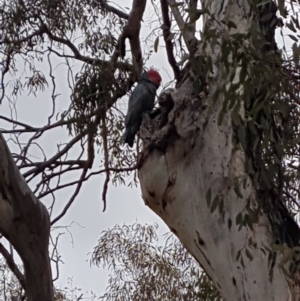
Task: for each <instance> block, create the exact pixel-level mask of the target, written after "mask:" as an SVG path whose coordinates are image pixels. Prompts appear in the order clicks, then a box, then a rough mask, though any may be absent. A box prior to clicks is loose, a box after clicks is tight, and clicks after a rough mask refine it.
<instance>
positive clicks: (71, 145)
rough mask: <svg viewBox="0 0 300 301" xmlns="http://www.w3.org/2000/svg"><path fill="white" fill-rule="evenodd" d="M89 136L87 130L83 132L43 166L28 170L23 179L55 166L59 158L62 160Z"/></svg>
mask: <svg viewBox="0 0 300 301" xmlns="http://www.w3.org/2000/svg"><path fill="white" fill-rule="evenodd" d="M86 134H87V130H85V131H83V132H82V133H80V134H79V135H77V136H76V137H74V138H73V139H72V140H71V141H70V142H69V143H68V144H67V145H66V146H65V147H64V148H63V149H62V150H61V151H60V152H58V153H57V154H56V155H54V156H53V157H52V158H51V159H49V160H47V161H46V162H43V163H42V164H40V165H38V166H37V167H35V168H33V169H31V170H28V171H27V172H25V173H24V174H23V177H24V178H26V177H28V176H30V175H32V174H35V173H38V172H39V171H41V170H43V169H45V168H46V167H48V166H50V165H51V164H53V163H54V162H55V161H56V160H57V159H58V158H60V157H61V156H62V155H64V154H65V153H67V151H68V150H69V149H70V148H71V147H73V145H74V144H75V143H76V142H78V141H79V140H80V139H82V138H83V137H84V136H85V135H86Z"/></svg>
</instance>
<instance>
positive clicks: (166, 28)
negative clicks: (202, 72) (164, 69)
mask: <svg viewBox="0 0 300 301" xmlns="http://www.w3.org/2000/svg"><path fill="white" fill-rule="evenodd" d="M160 4H161V11H162V18H163V22H164V24H163V25H162V29H163V37H164V41H165V44H166V50H167V56H168V61H169V63H170V65H171V67H172V69H173V72H174V77H175V79H176V80H177V81H178V82H179V81H180V69H179V67H178V65H177V63H176V60H175V57H174V53H173V42H172V39H170V37H171V31H170V29H171V21H170V18H169V6H168V3H167V0H161V1H160Z"/></svg>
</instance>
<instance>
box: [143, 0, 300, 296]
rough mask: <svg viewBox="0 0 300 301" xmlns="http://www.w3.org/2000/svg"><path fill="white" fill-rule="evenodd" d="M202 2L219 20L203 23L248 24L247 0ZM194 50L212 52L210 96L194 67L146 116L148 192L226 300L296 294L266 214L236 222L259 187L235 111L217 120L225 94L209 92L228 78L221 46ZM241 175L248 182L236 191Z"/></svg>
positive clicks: (151, 203)
mask: <svg viewBox="0 0 300 301" xmlns="http://www.w3.org/2000/svg"><path fill="white" fill-rule="evenodd" d="M202 4H203V5H204V7H206V8H208V9H209V10H210V12H211V14H212V15H213V16H214V18H215V20H218V22H213V21H212V20H209V19H206V20H205V25H206V26H211V28H213V27H214V28H217V29H220V26H223V25H220V21H226V20H230V21H232V22H234V23H235V24H238V27H237V29H232V30H233V31H234V32H238V33H245V32H248V30H249V29H250V26H251V22H252V21H253V20H252V17H251V12H250V8H249V5H248V1H246V0H238V1H219V0H215V1H212V0H209V1H203V3H202ZM208 22H210V23H208ZM231 33H232V32H231ZM197 52H198V53H201V55H204V56H205V57H208V56H210V57H211V58H212V62H213V75H212V76H211V77H210V79H209V83H208V92H209V94H208V96H207V97H206V95H205V94H203V93H200V94H202V95H199V94H198V95H197V94H195V93H194V81H195V79H194V75H193V74H192V72H190V73H189V76H188V77H187V78H186V80H185V81H184V83H183V84H182V85H181V86H180V87H179V88H178V89H177V90H173V91H167V95H168V96H166V95H164V96H163V98H164V99H169V102H170V101H171V102H173V104H174V106H173V107H172V106H169V109H168V110H164V106H163V107H162V109H160V110H161V111H159V114H157V116H155V117H154V118H153V119H152V120H145V121H144V122H143V127H142V129H141V136H142V139H143V142H144V153H143V155H142V157H141V165H140V166H141V167H140V169H139V178H140V182H141V189H142V195H143V199H144V201H145V203H146V205H148V206H149V207H150V208H151V209H152V210H153V211H154V212H155V213H156V214H158V215H159V216H160V217H161V218H162V219H163V220H164V221H165V222H166V224H167V225H168V226H169V227H170V229H171V230H172V231H173V232H174V233H175V234H176V235H177V236H178V238H179V239H180V240H181V242H182V243H183V245H184V246H185V247H186V248H187V250H188V251H189V252H190V253H191V254H192V255H193V256H194V257H195V259H196V260H197V261H198V262H199V263H200V264H201V266H202V267H203V269H204V270H205V271H206V272H207V274H208V275H209V276H210V277H211V279H212V280H213V282H214V284H215V285H216V287H217V289H218V290H219V291H220V292H221V293H222V295H223V296H224V298H225V300H230V301H235V300H249V301H254V300H255V301H256V300H274V301H285V300H286V301H287V300H299V299H300V295H299V292H298V291H297V288H298V287H299V282H298V281H297V280H296V278H298V277H296V276H297V274H295V278H293V279H291V278H289V277H288V276H287V275H286V274H285V273H283V261H284V258H285V255H282V254H281V253H279V252H278V253H275V252H273V250H272V246H273V244H274V243H275V241H276V236H275V234H274V231H273V229H272V225H271V223H270V220H269V218H268V215H267V213H266V212H263V211H260V215H259V217H258V221H257V222H256V223H255V224H254V225H253V229H251V228H250V227H248V226H240V225H239V223H238V216H239V214H245V213H246V212H247V209H246V207H249V208H252V209H254V208H257V193H256V191H255V189H254V187H253V185H252V181H251V178H250V176H249V175H248V174H247V173H246V171H245V153H244V151H243V150H242V148H241V146H240V144H239V143H238V142H237V139H236V137H235V133H234V129H233V126H232V120H231V112H226V113H225V115H224V118H223V122H222V125H221V126H220V125H218V118H219V113H220V110H221V107H222V101H223V100H224V99H223V96H222V95H218V98H217V100H216V102H215V104H214V105H211V104H212V103H213V99H212V95H213V94H214V92H215V91H218V88H220V87H221V86H222V84H223V83H224V79H222V77H221V73H222V71H224V70H223V68H224V64H223V63H222V62H221V60H220V57H221V54H220V47H218V46H217V45H210V44H207V45H206V46H205V47H204V46H203V45H202V44H200V43H199V46H198V50H197ZM228 81H229V74H228ZM225 82H226V80H225ZM201 96H202V97H201ZM162 120H163V122H162ZM237 181H238V182H242V183H243V185H240V187H241V190H240V192H238V193H237V191H236V182H237ZM288 257H289V256H288ZM290 257H291V256H290Z"/></svg>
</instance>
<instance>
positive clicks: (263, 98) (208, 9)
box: [0, 0, 300, 301]
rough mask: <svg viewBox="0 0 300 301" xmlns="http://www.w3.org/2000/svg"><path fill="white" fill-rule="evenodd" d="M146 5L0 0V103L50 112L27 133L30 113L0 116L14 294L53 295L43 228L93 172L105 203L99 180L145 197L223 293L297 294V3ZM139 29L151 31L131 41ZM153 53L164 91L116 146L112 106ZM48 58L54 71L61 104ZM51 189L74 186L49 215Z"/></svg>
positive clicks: (4, 222)
mask: <svg viewBox="0 0 300 301" xmlns="http://www.w3.org/2000/svg"><path fill="white" fill-rule="evenodd" d="M146 4H147V3H146V0H133V1H132V6H131V8H130V9H129V10H128V9H127V8H126V7H123V6H122V3H121V5H120V6H117V5H116V4H111V3H108V2H107V1H105V0H93V1H90V0H81V1H78V0H73V1H71V0H62V1H61V0H60V1H57V0H54V1H45V0H37V1H31V0H27V1H26V0H15V1H11V0H2V1H1V6H0V9H1V55H2V62H1V77H2V81H1V82H2V97H1V100H2V105H3V106H4V105H5V103H7V104H10V105H11V109H12V112H14V110H15V106H16V102H20V101H21V99H22V98H23V97H24V96H25V95H27V94H28V93H29V94H30V95H37V96H38V97H40V98H41V97H42V98H41V99H42V100H43V102H44V103H43V104H44V106H45V108H47V110H48V112H50V113H49V116H47V117H46V118H45V122H44V125H43V126H40V127H37V126H36V125H35V123H34V116H33V118H32V120H30V122H31V123H30V122H24V121H22V120H17V118H16V114H13V113H12V114H10V115H7V116H4V115H2V116H0V118H1V120H2V121H3V122H6V123H5V126H4V127H3V129H2V136H1V143H0V152H1V156H0V169H1V172H0V175H1V178H0V192H1V198H0V200H1V202H0V215H1V219H0V232H1V233H2V235H4V237H6V238H7V239H8V240H9V241H10V243H11V244H12V245H13V247H14V248H15V249H16V251H17V252H18V253H19V255H20V257H21V259H22V261H23V265H24V274H22V273H21V272H20V271H19V270H18V269H17V267H16V265H14V264H13V261H12V260H11V259H12V258H11V257H10V253H9V252H5V248H4V249H3V252H2V254H3V255H4V257H6V259H7V261H8V262H10V263H11V266H12V269H13V270H14V271H15V273H16V274H17V275H18V278H20V283H22V284H23V287H24V289H25V292H26V296H27V298H28V300H30V301H33V300H53V288H52V276H51V269H50V260H49V254H48V244H49V235H50V227H51V225H54V224H55V223H57V222H58V221H59V220H60V218H61V217H62V216H64V215H65V214H66V212H67V211H68V208H69V207H70V206H71V205H72V204H73V203H74V201H75V200H76V197H77V195H78V193H79V191H80V189H81V187H82V186H83V185H84V183H85V182H86V181H88V180H89V179H90V178H91V177H96V176H97V175H101V174H104V175H105V181H104V186H103V189H102V199H103V202H104V209H105V206H106V194H107V189H108V187H109V184H110V183H113V184H115V183H123V182H124V178H125V177H126V175H128V174H130V173H131V172H133V173H135V174H136V173H137V174H138V178H139V182H140V185H141V190H142V195H143V199H144V201H145V204H146V205H147V206H149V207H150V208H151V209H152V210H153V211H154V212H155V213H157V214H158V215H159V216H160V217H161V218H162V219H163V220H164V221H165V223H166V224H167V225H168V226H169V227H170V229H171V230H172V231H173V233H174V234H175V235H176V236H177V237H178V238H179V240H180V241H181V243H182V244H183V246H184V247H185V248H186V249H187V250H188V252H190V254H192V256H193V257H194V258H195V259H196V261H197V262H198V263H199V265H201V266H202V268H203V269H204V270H205V271H206V273H207V274H208V275H209V277H210V278H211V279H212V281H213V283H214V284H215V286H216V287H217V289H218V290H219V291H220V292H221V294H222V295H223V296H224V298H225V299H226V300H280V301H282V300H298V299H299V282H298V279H299V271H298V262H299V255H298V253H299V250H298V249H299V247H298V246H299V237H300V232H299V228H298V225H297V223H296V222H295V220H294V218H293V215H295V214H296V213H297V212H298V192H299V181H298V170H299V168H298V160H299V158H298V157H299V145H298V144H299V128H298V121H299V117H298V116H299V97H298V94H299V83H298V81H299V72H298V63H299V53H300V51H299V46H298V44H297V41H298V35H297V31H298V29H299V23H298V19H297V13H298V9H299V5H298V2H297V1H295V0H290V1H284V0H278V1H277V3H276V4H275V3H274V2H272V1H268V0H267V1H265V0H236V1H228V0H222V1H221V0H209V1H208V0H202V1H196V0H190V1H185V2H176V1H175V0H160V1H159V2H158V1H152V2H150V1H149V3H148V5H149V6H148V7H149V8H152V9H153V12H154V13H153V14H152V17H151V18H146V17H145V16H146V13H147V11H146ZM277 8H278V12H277ZM279 14H280V15H281V17H280V18H279V17H278V15H279ZM144 25H148V26H156V27H155V28H152V32H151V34H150V36H149V37H148V38H147V39H146V40H142V39H141V37H140V30H141V26H144ZM199 27H201V29H199ZM280 27H281V28H280ZM277 28H278V29H277ZM276 29H277V30H278V31H281V32H282V35H283V36H284V35H285V33H286V32H287V35H288V38H289V39H290V40H291V41H293V42H292V43H293V45H292V47H291V50H292V51H291V53H289V52H288V49H287V48H286V46H285V44H284V46H283V47H282V48H279V47H278V45H277V43H276V41H275V31H276ZM284 29H286V31H283V30H284ZM151 40H152V41H153V44H152V46H149V41H151ZM127 41H129V43H128V44H127ZM147 47H150V48H147ZM153 50H154V51H164V52H165V55H166V57H167V60H168V64H169V66H170V68H171V70H172V71H173V86H171V87H169V88H168V89H165V90H164V92H162V93H161V95H160V96H159V99H158V107H157V109H156V110H155V111H154V112H153V113H152V114H150V116H148V117H147V118H144V119H143V123H142V127H141V129H140V135H139V136H140V140H139V143H138V145H137V147H136V150H135V151H132V150H129V149H127V148H126V147H124V146H123V144H122V139H121V132H122V130H123V124H124V116H123V114H122V112H121V111H120V109H119V107H118V105H119V103H120V99H121V98H122V97H123V96H124V95H126V94H127V93H128V92H129V91H130V90H131V88H132V86H133V85H134V83H135V82H136V81H137V79H138V78H139V76H140V74H141V73H142V71H143V68H144V66H145V63H146V61H147V59H148V58H149V57H150V56H151V52H152V51H153ZM143 55H144V56H143ZM54 59H55V60H58V59H60V60H61V62H64V63H65V65H66V68H67V70H68V73H67V76H66V78H64V80H65V85H64V86H65V87H68V89H69V95H68V97H67V98H68V100H67V101H65V102H66V103H67V106H66V108H64V109H61V108H60V107H59V104H60V103H59V93H58V86H59V85H60V84H61V80H60V79H58V77H57V75H56V74H55V70H54V68H53V60H54ZM41 62H46V63H48V71H47V73H45V72H43V71H41V70H40V68H39V66H40V65H39V64H40V63H41ZM75 64H79V65H80V67H81V69H80V70H79V71H75V67H74V66H75ZM76 66H78V65H76ZM47 87H50V91H51V92H50V93H49V94H46V92H44V90H46V89H47ZM47 97H48V99H47ZM45 98H46V99H47V101H45ZM59 129H60V130H65V131H66V133H67V134H68V135H69V136H68V140H67V141H66V142H64V143H61V144H58V143H57V142H55V137H56V136H55V135H54V134H53V133H56V131H57V130H59ZM49 137H51V139H53V144H58V146H57V149H55V151H53V152H51V150H48V149H47V150H46V149H43V147H42V141H45V139H49ZM43 139H44V140H43ZM7 142H9V143H10V144H9V147H10V148H8V146H7ZM14 144H15V145H17V148H16V147H15V145H14ZM33 148H39V149H40V156H38V157H33V156H32V155H31V150H32V149H33ZM99 151H101V152H102V157H101V160H99V157H98V156H97V153H98V152H99ZM39 157H41V158H42V159H39ZM99 165H100V168H98V167H99ZM74 177H76V178H75V179H74ZM70 179H72V180H70ZM135 180H136V177H134V181H135ZM29 185H30V186H29ZM29 187H30V188H29ZM62 189H73V193H72V195H71V196H70V199H69V200H68V201H67V202H66V203H65V207H64V209H63V210H62V212H61V213H60V214H59V215H58V216H55V217H52V214H51V213H52V209H51V208H52V207H51V206H50V210H49V211H47V210H46V208H45V206H44V205H43V203H42V201H43V199H44V198H47V197H48V198H49V197H51V198H52V201H53V204H54V203H55V202H56V201H57V200H56V198H57V196H58V195H59V192H60V191H61V190H62ZM74 205H76V204H74ZM49 217H51V219H50V218H49ZM3 247H4V246H3ZM6 251H7V250H6ZM191 289H192V288H191Z"/></svg>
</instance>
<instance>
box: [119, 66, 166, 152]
mask: <svg viewBox="0 0 300 301" xmlns="http://www.w3.org/2000/svg"><path fill="white" fill-rule="evenodd" d="M160 83H161V76H160V74H159V73H158V71H157V70H156V69H154V68H150V69H149V70H148V71H145V72H144V73H143V74H142V76H141V78H140V80H139V82H138V85H137V86H136V87H135V88H134V90H133V91H132V93H131V96H130V98H129V101H128V110H127V114H126V117H125V133H124V135H123V141H124V143H127V144H128V145H129V146H130V147H132V146H133V143H134V137H135V135H136V134H137V132H138V131H139V129H140V126H141V123H142V120H143V116H144V115H145V113H147V112H151V111H152V109H153V107H154V100H155V95H156V90H157V89H158V88H159V86H160Z"/></svg>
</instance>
